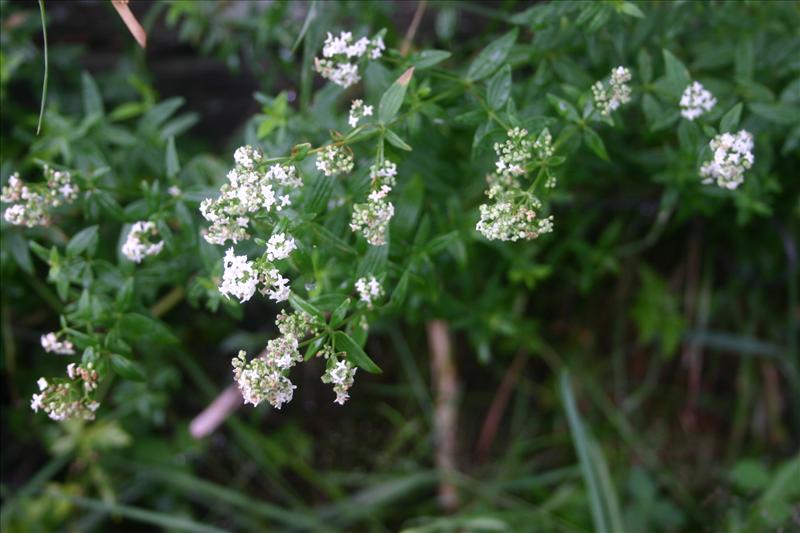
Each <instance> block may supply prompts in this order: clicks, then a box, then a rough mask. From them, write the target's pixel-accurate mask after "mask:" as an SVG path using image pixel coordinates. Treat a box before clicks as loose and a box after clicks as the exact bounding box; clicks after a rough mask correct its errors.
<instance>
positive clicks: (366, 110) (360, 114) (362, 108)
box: [347, 99, 372, 128]
mask: <svg viewBox="0 0 800 533" xmlns="http://www.w3.org/2000/svg"><path fill="white" fill-rule="evenodd" d="M371 116H372V106H371V105H364V101H363V100H360V99H356V100H353V103H352V104H350V116H348V117H347V123H348V124H350V127H351V128H355V127H356V126H357V125H358V121H359V120H361V119H362V118H364V117H371Z"/></svg>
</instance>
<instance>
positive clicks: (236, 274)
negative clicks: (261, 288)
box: [219, 248, 258, 303]
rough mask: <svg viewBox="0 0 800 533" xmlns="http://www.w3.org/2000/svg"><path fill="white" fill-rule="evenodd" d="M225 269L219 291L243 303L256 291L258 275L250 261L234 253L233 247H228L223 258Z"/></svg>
mask: <svg viewBox="0 0 800 533" xmlns="http://www.w3.org/2000/svg"><path fill="white" fill-rule="evenodd" d="M223 264H224V267H225V270H224V272H223V274H222V283H221V284H220V286H219V292H221V293H222V294H223V295H225V296H226V297H228V296H234V297H236V298H238V299H239V301H240V302H242V303H244V302H246V301H247V300H249V299H250V298H252V296H253V294H254V293H255V292H256V285H257V284H258V276H257V274H256V272H255V270H254V269H253V265H252V263H250V262H249V261H248V260H247V257H246V256H244V255H234V253H233V248H228V250H227V251H226V252H225V258H224V259H223Z"/></svg>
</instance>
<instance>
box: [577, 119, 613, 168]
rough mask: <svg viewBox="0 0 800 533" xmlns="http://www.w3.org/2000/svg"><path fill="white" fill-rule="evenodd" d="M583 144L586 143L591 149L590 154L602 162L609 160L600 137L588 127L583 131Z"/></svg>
mask: <svg viewBox="0 0 800 533" xmlns="http://www.w3.org/2000/svg"><path fill="white" fill-rule="evenodd" d="M583 142H585V143H586V146H588V147H589V148H591V150H592V152H594V153H595V154H596V155H597V157H599V158H600V159H602V160H603V161H608V160H609V159H608V152H606V145H605V144H603V139H601V138H600V135H598V134H597V132H596V131H594V130H593V129H592V128H590V127H588V126H587V127H586V128H584V130H583Z"/></svg>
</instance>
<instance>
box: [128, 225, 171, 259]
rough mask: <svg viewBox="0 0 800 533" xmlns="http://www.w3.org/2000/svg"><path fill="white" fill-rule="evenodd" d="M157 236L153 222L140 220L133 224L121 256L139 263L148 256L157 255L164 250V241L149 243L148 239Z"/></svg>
mask: <svg viewBox="0 0 800 533" xmlns="http://www.w3.org/2000/svg"><path fill="white" fill-rule="evenodd" d="M157 235H158V231H157V230H156V225H155V224H154V223H153V222H149V221H144V220H140V221H139V222H136V223H134V224H133V226H131V230H130V232H129V233H128V238H127V239H126V240H125V244H123V245H122V254H123V255H124V256H125V257H127V258H128V259H130V260H131V261H134V262H136V263H141V262H142V260H143V259H144V258H145V257H147V256H148V255H156V254H158V253H159V252H161V250H162V249H163V248H164V241H158V242H150V237H152V236H157Z"/></svg>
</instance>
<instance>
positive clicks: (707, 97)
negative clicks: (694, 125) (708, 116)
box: [680, 81, 717, 120]
mask: <svg viewBox="0 0 800 533" xmlns="http://www.w3.org/2000/svg"><path fill="white" fill-rule="evenodd" d="M716 104H717V99H716V98H714V95H713V94H711V92H710V91H708V90H706V88H705V87H703V85H702V84H701V83H700V82H698V81H695V82H693V83H691V84H690V85H687V86H686V89H684V91H683V95H681V103H680V105H681V115H683V118H685V119H687V120H694V119H696V118H697V117H699V116H700V115H702V114H703V113H707V112H708V111H711V109H712V108H713V107H714V106H715V105H716Z"/></svg>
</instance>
